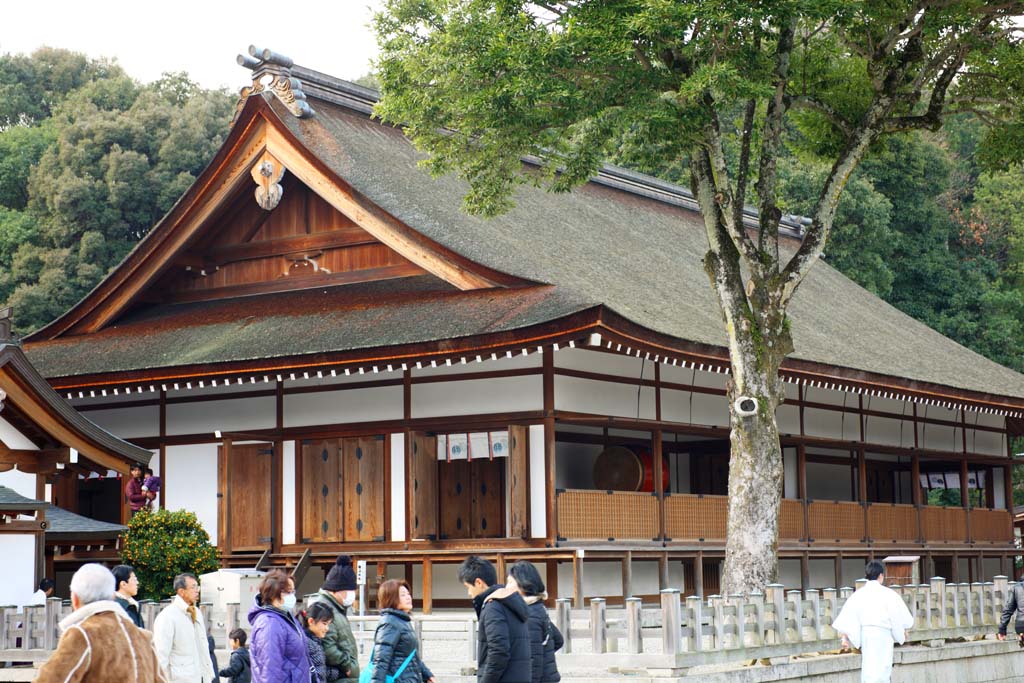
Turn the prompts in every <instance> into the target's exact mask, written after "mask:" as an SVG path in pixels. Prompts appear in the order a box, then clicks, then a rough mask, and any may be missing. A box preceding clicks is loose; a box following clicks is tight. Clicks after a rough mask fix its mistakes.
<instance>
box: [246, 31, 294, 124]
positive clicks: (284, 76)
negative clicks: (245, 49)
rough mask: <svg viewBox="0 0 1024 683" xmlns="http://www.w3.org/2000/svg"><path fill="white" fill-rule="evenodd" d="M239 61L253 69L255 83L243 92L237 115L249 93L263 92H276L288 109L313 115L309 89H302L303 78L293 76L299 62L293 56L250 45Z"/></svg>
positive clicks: (276, 95) (273, 93)
mask: <svg viewBox="0 0 1024 683" xmlns="http://www.w3.org/2000/svg"><path fill="white" fill-rule="evenodd" d="M236 61H237V62H238V63H239V65H241V66H244V67H245V68H247V69H250V70H252V85H247V86H245V87H244V88H242V90H241V92H240V93H239V100H238V106H237V107H236V109H235V116H236V117H237V116H238V112H240V111H241V110H242V107H244V106H245V101H246V100H247V99H248V98H249V97H251V96H252V95H258V94H259V93H262V92H268V93H270V94H272V95H273V96H274V97H276V98H277V99H278V100H279V101H280V102H281V104H283V105H284V106H285V107H286V108H287V109H288V111H290V112H291V113H292V114H294V115H295V116H296V117H298V118H300V119H304V118H308V117H310V116H312V115H313V108H312V107H310V106H309V103H308V102H307V101H306V93H304V92H303V91H302V82H301V81H300V80H299V79H297V78H294V77H293V76H292V67H293V66H295V62H293V61H292V60H291V58H289V57H286V56H284V55H282V54H278V53H277V52H274V51H273V50H264V49H263V48H261V47H257V46H256V45H250V46H249V54H248V55H238V57H237V58H236Z"/></svg>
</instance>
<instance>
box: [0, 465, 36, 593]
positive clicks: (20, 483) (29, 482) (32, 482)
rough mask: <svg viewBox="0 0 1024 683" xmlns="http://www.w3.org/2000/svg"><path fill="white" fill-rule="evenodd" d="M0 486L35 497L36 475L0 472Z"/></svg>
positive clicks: (9, 471)
mask: <svg viewBox="0 0 1024 683" xmlns="http://www.w3.org/2000/svg"><path fill="white" fill-rule="evenodd" d="M0 486H6V487H7V488H9V489H12V490H13V491H14V492H15V493H17V494H19V495H22V496H25V497H26V498H32V499H35V497H36V475H34V474H28V473H27V472H22V471H21V470H7V471H6V472H0ZM3 604H6V603H2V602H0V605H3Z"/></svg>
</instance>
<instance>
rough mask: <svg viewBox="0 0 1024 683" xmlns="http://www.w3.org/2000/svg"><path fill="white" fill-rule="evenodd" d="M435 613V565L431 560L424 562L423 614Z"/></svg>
mask: <svg viewBox="0 0 1024 683" xmlns="http://www.w3.org/2000/svg"><path fill="white" fill-rule="evenodd" d="M433 611H434V563H433V561H432V560H430V559H429V558H427V559H425V560H423V613H424V614H430V613H431V612H433Z"/></svg>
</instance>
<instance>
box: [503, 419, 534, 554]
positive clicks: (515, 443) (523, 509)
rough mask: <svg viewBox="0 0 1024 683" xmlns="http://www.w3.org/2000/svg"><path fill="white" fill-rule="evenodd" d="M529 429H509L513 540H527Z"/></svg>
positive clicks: (510, 517) (510, 533) (513, 426)
mask: <svg viewBox="0 0 1024 683" xmlns="http://www.w3.org/2000/svg"><path fill="white" fill-rule="evenodd" d="M526 435H527V428H526V427H525V426H523V425H511V426H509V428H508V477H509V483H508V487H509V498H510V500H509V505H510V510H509V512H510V515H509V519H510V521H511V528H510V529H509V534H508V535H509V536H510V537H512V538H526V536H527V534H528V533H529V529H528V528H527V524H528V519H529V516H528V515H529V512H528V511H529V506H530V495H529V494H530V486H529V479H528V477H529V475H528V469H527V468H528V463H527V458H528V457H529V454H528V453H527V450H526V445H527V442H526Z"/></svg>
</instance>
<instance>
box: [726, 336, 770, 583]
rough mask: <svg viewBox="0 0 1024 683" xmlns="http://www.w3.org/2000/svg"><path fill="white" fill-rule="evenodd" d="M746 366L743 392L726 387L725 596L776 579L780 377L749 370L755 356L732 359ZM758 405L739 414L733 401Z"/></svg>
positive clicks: (734, 385) (756, 360)
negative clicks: (748, 413)
mask: <svg viewBox="0 0 1024 683" xmlns="http://www.w3.org/2000/svg"><path fill="white" fill-rule="evenodd" d="M732 364H733V375H734V376H735V375H736V374H738V373H737V372H736V366H737V365H747V366H748V372H746V373H743V374H745V375H746V377H747V378H748V381H747V382H745V386H744V387H743V388H742V389H741V388H740V387H739V386H737V384H736V383H733V384H731V385H730V390H729V393H728V396H729V413H730V420H729V424H730V428H731V431H730V434H729V440H730V442H731V446H732V447H731V452H730V459H729V519H728V527H727V539H726V549H725V567H724V568H723V571H722V590H723V592H725V593H750V592H752V591H755V590H758V591H763V590H764V587H765V586H766V585H767V584H769V583H774V582H775V581H776V576H777V563H778V560H777V551H778V544H779V541H778V539H779V523H778V522H779V508H780V505H781V499H782V485H783V465H782V448H781V446H780V444H779V430H778V427H777V425H776V422H775V409H776V408H777V407H778V402H779V399H778V398H776V397H779V396H781V395H782V394H781V387H780V386H779V379H778V375H777V374H776V375H775V376H774V377H767V376H764V375H763V374H761V373H759V372H756V371H755V372H750V371H749V370H753V369H754V368H756V367H757V366H758V365H759V363H758V359H757V358H743V357H739V358H737V357H736V356H734V357H733V358H732ZM744 398H754V399H755V400H756V401H757V409H756V413H755V414H754V415H752V416H744V415H740V414H739V413H738V412H737V402H739V401H742V400H743V399H744Z"/></svg>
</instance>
